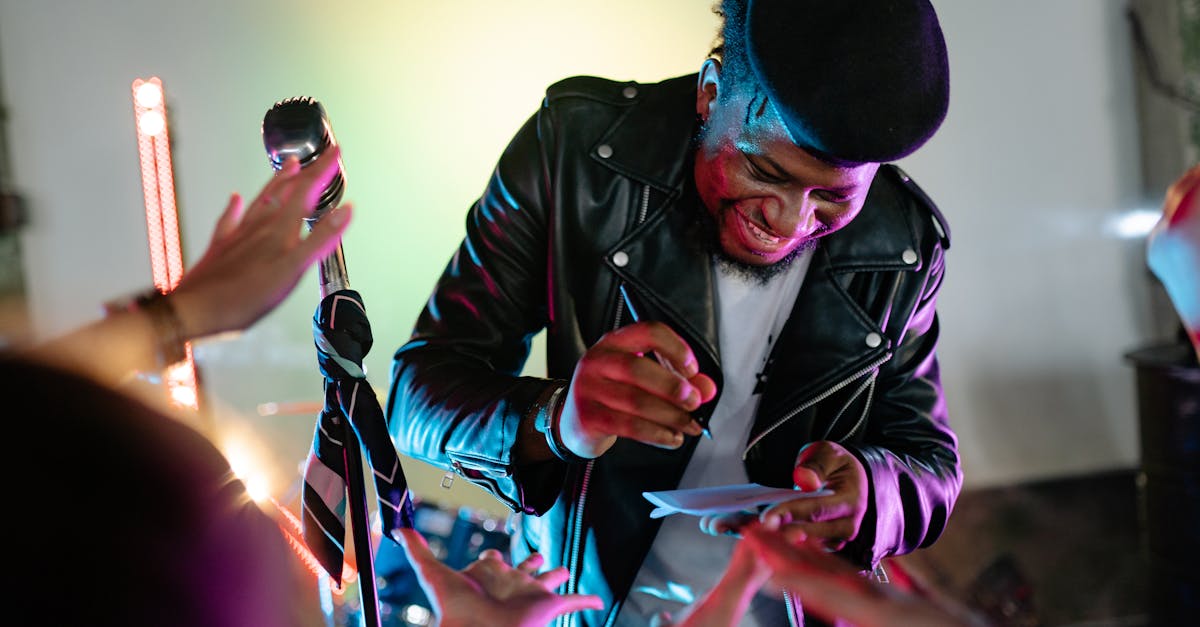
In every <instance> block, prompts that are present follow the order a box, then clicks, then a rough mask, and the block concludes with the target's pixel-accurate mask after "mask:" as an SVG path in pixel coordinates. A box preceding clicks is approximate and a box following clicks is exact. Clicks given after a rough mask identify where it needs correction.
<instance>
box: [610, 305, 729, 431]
mask: <svg viewBox="0 0 1200 627" xmlns="http://www.w3.org/2000/svg"><path fill="white" fill-rule="evenodd" d="M619 289H620V290H621V299H622V300H624V301H625V309H627V310H629V315H630V316H631V317H632V318H633V321H634V322H641V321H642V315H641V314H639V313H638V309H637V307H634V305H633V299H632V298H630V297H629V290H628V289H627V288H626V287H625V284H624V283H622V284H621V286H620V288H619ZM651 354H653V355H654V360H655V361H657V362H658V364H659V365H660V366H662V367H663V368H666V369H667V371H668V372H670V373H671V374H673V375H675V376H677V377H679V378H681V379H685V380H686V379H687V378H688V377H686V376H684V375H683V374H681V373H680V372H679V371H678V370H676V369H675V366H673V365H671V360H669V359H666V358H664V357H663V356H662V354H660V353H659V352H658V351H652V353H651ZM697 424H699V421H697ZM700 426H701V429H703V431H704V437H706V438H708V439H710V440H711V439H712V431H710V430H709V428H708V425H707V424H704V425H700Z"/></svg>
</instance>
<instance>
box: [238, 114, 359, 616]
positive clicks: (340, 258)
mask: <svg viewBox="0 0 1200 627" xmlns="http://www.w3.org/2000/svg"><path fill="white" fill-rule="evenodd" d="M262 137H263V146H264V147H265V148H266V150H267V156H268V158H269V159H270V163H271V167H272V168H273V169H274V170H275V171H279V169H280V168H282V167H283V162H284V161H286V160H287V158H288V157H292V156H294V157H296V158H297V159H299V161H300V166H301V167H302V168H303V167H307V166H308V165H309V164H311V163H312V162H314V161H316V160H317V158H318V157H320V156H321V154H323V153H324V151H325V150H328V149H330V148H331V147H333V146H336V145H337V140H336V139H335V138H334V135H333V128H332V127H331V126H330V124H329V118H328V117H327V116H326V115H325V108H324V107H322V106H321V104H320V103H319V102H317V101H316V100H313V99H312V98H308V97H297V98H289V99H287V100H281V101H279V102H277V103H275V105H274V106H273V107H271V108H270V109H269V110H268V111H267V113H266V115H265V116H264V117H263V124H262ZM345 189H346V177H345V168H344V167H343V165H342V160H341V157H340V156H339V157H338V171H337V173H336V174H335V175H334V177H333V180H331V181H330V182H329V186H328V187H326V188H325V190H324V191H323V192H322V193H321V196H320V198H319V200H318V201H317V206H316V207H315V208H314V209H313V213H312V215H311V216H309V217H307V218H305V219H304V222H305V223H306V224H307V225H308V227H309V229H310V230H311V229H312V227H313V226H314V225H315V224H316V223H317V222H318V221H320V220H321V218H323V217H324V216H325V215H326V214H327V213H329V211H331V210H332V209H333V208H335V207H337V204H338V203H339V202H340V201H341V199H342V193H343V192H344V191H345ZM318 270H319V274H320V277H319V278H320V286H321V299H322V301H324V299H325V297H326V296H328V295H330V294H332V293H334V292H338V291H340V290H348V289H349V288H350V279H349V276H348V275H347V273H346V257H345V255H344V253H343V252H342V244H341V242H338V245H337V248H336V249H335V250H334V251H333V252H332V253H330V254H329V255H328V256H326V257H325V258H324V259H322V260H321V261H320V263H319V265H318ZM342 423H343V425H344V427H345V428H344V429H343V437H344V443H343V444H344V446H343V448H344V451H345V466H346V477H345V481H346V496H347V499H348V501H349V502H348V503H347V505H348V506H349V507H348V510H349V512H348V514H349V517H350V524H351V530H352V531H351V533H352V535H353V536H354V554H355V561H356V564H355V566H356V567H357V569H358V573H359V594H360V596H361V597H362V612H363V618H364V619H365V620H364V623H365V624H366V626H367V627H379V626H380V624H381V618H380V613H379V597H378V591H377V590H376V588H375V586H376V582H375V555H374V548H373V547H372V543H371V529H370V522H369V520H368V511H367V493H366V485H365V482H364V480H363V470H362V469H363V460H362V451H361V449H360V446H361V443H360V441H359V439H358V436H357V435H356V434H355V432H354V427H353V426H352V425H351V424H350V420H342ZM331 574H332V573H331ZM337 579H339V581H340V573H339V575H338V576H337Z"/></svg>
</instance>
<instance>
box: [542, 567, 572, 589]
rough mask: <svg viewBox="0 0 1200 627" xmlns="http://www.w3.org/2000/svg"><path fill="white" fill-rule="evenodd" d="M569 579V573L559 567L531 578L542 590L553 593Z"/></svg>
mask: <svg viewBox="0 0 1200 627" xmlns="http://www.w3.org/2000/svg"><path fill="white" fill-rule="evenodd" d="M570 577H571V571H569V570H567V569H566V568H565V567H562V566H559V567H558V568H554V569H551V570H548V571H546V572H544V573H539V574H537V575H535V576H534V577H533V578H534V580H536V581H537V582H538V583H539V584H541V585H542V587H543V588H545V589H546V590H548V591H550V592H553V591H554V589H555V588H557V587H559V586H561V585H562V584H563V582H565V581H566V580H567V579H569V578H570Z"/></svg>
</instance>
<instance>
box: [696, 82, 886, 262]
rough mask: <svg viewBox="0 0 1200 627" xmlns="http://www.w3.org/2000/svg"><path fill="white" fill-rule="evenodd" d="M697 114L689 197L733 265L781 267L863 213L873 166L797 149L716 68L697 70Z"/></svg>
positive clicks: (760, 100)
mask: <svg viewBox="0 0 1200 627" xmlns="http://www.w3.org/2000/svg"><path fill="white" fill-rule="evenodd" d="M721 89H733V93H727V94H724V95H723V96H722V97H721V98H718V93H719V91H720V90H721ZM696 111H697V113H699V114H700V116H701V118H702V119H703V120H704V127H703V129H702V130H701V134H700V137H699V142H698V147H697V152H696V163H695V179H696V189H697V192H698V193H699V196H700V199H701V201H702V202H703V203H704V206H705V208H706V209H707V211H708V213H709V215H710V216H711V217H712V219H713V221H714V223H715V228H716V231H717V233H716V235H717V239H718V241H719V243H720V247H721V250H722V252H723V253H724V254H725V256H726V257H728V258H729V259H731V260H733V261H734V262H736V263H738V264H742V265H745V266H752V267H764V268H765V267H769V266H774V265H775V264H781V263H783V262H787V261H789V260H790V259H792V258H793V257H794V256H795V252H796V251H798V250H801V249H802V248H803V247H804V246H806V245H809V244H812V243H814V242H815V241H816V240H817V239H818V238H820V237H822V236H825V235H828V234H830V233H833V232H835V231H837V230H838V229H841V228H842V227H844V226H846V225H847V224H849V223H850V220H852V219H854V217H855V216H856V215H858V212H859V211H860V210H861V209H862V206H863V201H864V200H866V196H867V190H868V189H869V188H870V186H871V181H872V180H873V179H874V177H875V172H876V170H878V168H879V164H877V163H865V164H858V165H849V166H838V165H834V164H831V163H828V162H826V161H823V160H821V159H818V158H817V157H815V156H813V155H812V154H811V153H809V152H807V151H805V150H804V149H802V148H800V147H799V146H797V145H796V144H795V143H793V142H792V139H791V137H790V135H789V134H788V132H787V130H786V128H785V127H784V126H783V124H782V122H781V121H780V120H779V116H778V115H777V114H776V113H775V111H774V108H773V107H772V106H771V104H770V103H769V102H768V101H767V100H766V99H765V97H764V96H762V95H761V94H755V93H753V91H752V90H749V89H737V88H734V87H731V86H730V85H727V84H722V83H721V82H720V66H719V64H718V63H717V62H715V61H712V60H709V61H707V62H705V65H704V68H703V69H702V70H701V73H700V83H699V88H698V90H697V96H696Z"/></svg>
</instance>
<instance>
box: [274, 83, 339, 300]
mask: <svg viewBox="0 0 1200 627" xmlns="http://www.w3.org/2000/svg"><path fill="white" fill-rule="evenodd" d="M262 136H263V145H264V146H265V147H266V149H267V157H268V158H269V159H270V162H271V167H272V168H273V169H275V171H279V169H280V168H282V167H283V162H284V161H286V160H287V158H288V157H296V158H297V159H299V160H300V167H306V166H307V165H308V164H310V163H312V162H313V161H316V160H317V158H318V157H320V156H321V154H323V153H324V152H325V151H326V150H328V149H329V148H331V147H333V146H336V145H337V139H335V138H334V136H333V128H332V127H331V126H330V125H329V118H328V117H327V116H326V115H325V108H324V107H322V106H321V103H319V102H317V101H316V100H313V99H312V98H307V97H298V98H288V99H287V100H281V101H279V102H277V103H275V106H273V107H271V109H270V110H269V111H267V114H266V115H265V116H264V117H263V125H262ZM345 171H346V170H345V168H344V167H343V166H342V158H341V157H340V156H339V157H338V171H337V173H336V174H334V176H333V180H332V181H330V182H329V186H328V187H326V188H325V190H324V191H323V192H321V197H320V199H319V200H318V201H317V206H316V208H315V209H314V210H313V213H312V216H310V217H308V218H305V219H304V221H305V223H306V224H308V227H309V228H310V229H311V228H312V227H313V226H314V225H315V224H316V223H317V222H318V221H320V220H321V218H323V217H325V214H327V213H329V211H330V210H332V209H333V208H334V207H336V206H337V204H338V203H339V202H341V200H342V193H343V192H344V191H345V190H346V175H345ZM318 270H319V272H320V280H321V297H322V298H324V297H325V296H328V295H329V294H332V293H333V292H336V291H338V290H344V289H349V288H350V278H349V276H348V275H347V274H346V257H345V255H344V253H343V252H342V244H341V242H338V246H337V249H336V250H334V251H333V252H332V253H330V254H329V256H327V257H326V258H324V259H322V260H321V262H320V264H319V266H318Z"/></svg>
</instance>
